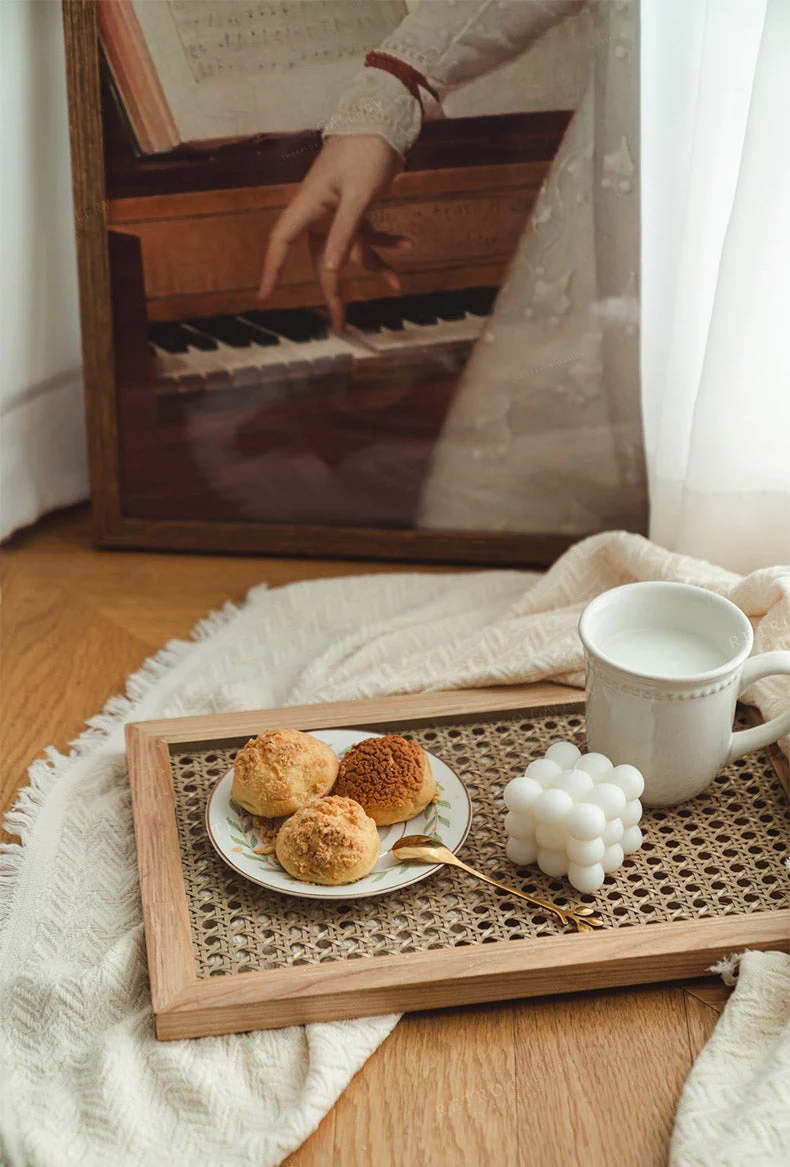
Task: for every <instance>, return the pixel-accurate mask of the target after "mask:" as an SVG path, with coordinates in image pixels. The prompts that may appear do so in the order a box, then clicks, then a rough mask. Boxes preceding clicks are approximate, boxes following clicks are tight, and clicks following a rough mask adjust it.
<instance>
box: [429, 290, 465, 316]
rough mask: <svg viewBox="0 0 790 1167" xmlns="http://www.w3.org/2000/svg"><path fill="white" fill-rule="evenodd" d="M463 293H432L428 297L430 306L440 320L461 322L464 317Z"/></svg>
mask: <svg viewBox="0 0 790 1167" xmlns="http://www.w3.org/2000/svg"><path fill="white" fill-rule="evenodd" d="M464 295H465V293H464V292H463V291H460V292H434V293H433V294H432V296H431V297H430V300H431V304H432V306H433V308H434V309H435V311H436V315H437V316H438V317H439V319H440V320H463V319H464V318H465V317H466V305H465V303H464V299H463V297H464Z"/></svg>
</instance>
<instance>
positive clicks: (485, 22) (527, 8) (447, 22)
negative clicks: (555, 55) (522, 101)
mask: <svg viewBox="0 0 790 1167" xmlns="http://www.w3.org/2000/svg"><path fill="white" fill-rule="evenodd" d="M582 3H583V0H422V2H421V3H420V4H418V5H417V7H416V8H415V10H414V11H413V12H411V13H410V14H409V15H408V16H407V17H406V18H405V19H404V20H403V21H402V22H401V24H400V25H399V26H398V28H397V29H396V30H395V32H394V33H393V34H392V35H391V36H389V37H387V39H386V40H385V41H384V42H383V43H382V44H381V45H380V46H379V47H380V48H381V49H382V50H383V51H384V52H385V53H390V54H391V55H392V56H394V57H398V58H399V59H400V60H402V61H406V62H407V63H408V64H409V65H412V66H413V67H414V68H415V69H417V70H419V72H420V73H422V74H423V75H424V76H425V77H426V78H427V80H428V81H429V82H430V83H431V85H432V86H433V87H434V89H436V90H437V92H438V93H439V96H440V97H444V95H445V94H446V93H447V92H448V91H449V90H451V89H453V88H455V87H456V86H458V85H464V84H466V82H468V81H472V80H474V78H475V77H479V76H480V75H481V74H483V73H487V72H489V70H491V69H494V68H496V67H497V66H498V65H502V64H504V62H506V61H509V60H512V58H513V57H517V56H518V55H519V54H520V53H522V52H523V51H524V50H525V49H526V48H527V47H528V46H529V45H530V44H531V43H532V42H533V41H535V40H537V38H538V37H539V36H541V34H542V33H544V32H545V31H546V29H547V28H550V27H551V26H552V25H554V24H557V23H558V22H559V21H561V20H564V19H565V17H566V16H569V15H570V14H571V13H573V12H576V11H578V9H579V8H580V7H581V6H582ZM424 104H425V109H426V113H427V114H428V116H431V115H432V114H433V115H434V116H436V115H437V114H438V115H439V116H440V111H439V110H437V109H436V106H435V103H434V102H433V100H432V98H430V97H429V96H428V95H427V94H425V95H424ZM421 125H422V112H421V110H420V105H419V102H418V101H417V100H416V99H415V98H414V97H412V95H411V94H410V93H409V91H408V90H407V89H406V88H405V86H404V85H403V84H402V83H401V82H400V81H398V80H397V79H396V78H395V77H393V76H391V75H390V74H389V73H386V72H384V71H383V70H381V69H362V70H361V72H360V73H359V75H358V76H357V79H356V81H355V82H354V83H353V85H352V86H351V88H350V89H348V90H347V91H346V93H345V94H344V95H343V97H342V98H341V100H340V101H339V103H338V105H337V106H336V108H335V111H334V113H333V114H332V116H331V117H330V118H329V120H328V121H327V123H326V125H325V126H324V127H323V132H324V134H325V135H330V134H380V135H381V137H383V138H385V139H386V141H388V142H389V144H390V145H391V146H392V147H393V148H394V149H395V150H397V151H398V153H399V154H403V155H405V154H406V153H407V151H408V150H409V149H410V147H411V146H412V145H413V144H414V142H415V140H416V139H417V137H418V135H419V133H420V128H421Z"/></svg>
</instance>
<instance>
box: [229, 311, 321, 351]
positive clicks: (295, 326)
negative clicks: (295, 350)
mask: <svg viewBox="0 0 790 1167" xmlns="http://www.w3.org/2000/svg"><path fill="white" fill-rule="evenodd" d="M240 319H241V320H246V321H248V322H249V323H250V324H253V325H254V326H255V327H256V328H263V329H265V330H266V331H267V332H273V333H275V334H276V335H277V336H284V337H285V338H286V340H292V341H295V342H296V343H297V344H304V343H305V342H306V341H308V340H324V339H325V338H326V337H327V336H328V335H329V325H328V323H327V321H326V320H325V319H324V318H323V317H322V316H320V315H319V314H318V313H317V312H314V311H313V310H312V308H272V309H271V311H268V312H265V311H259V310H257V309H256V310H255V311H253V312H244V313H242V315H241V317H240Z"/></svg>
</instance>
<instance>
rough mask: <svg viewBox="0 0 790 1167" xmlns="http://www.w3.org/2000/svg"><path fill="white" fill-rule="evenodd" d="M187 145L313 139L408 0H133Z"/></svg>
mask: <svg viewBox="0 0 790 1167" xmlns="http://www.w3.org/2000/svg"><path fill="white" fill-rule="evenodd" d="M134 9H135V12H136V14H137V17H138V20H139V23H140V27H141V29H142V31H143V35H144V36H145V39H146V42H147V44H148V47H149V51H150V53H151V56H152V58H153V61H154V65H155V67H156V69H157V72H158V74H159V77H160V79H161V82H162V85H163V88H164V90H165V93H166V95H167V98H168V101H169V103H170V107H171V109H172V111H173V115H174V117H175V119H176V122H177V124H178V127H179V130H180V133H181V136H182V138H183V140H185V141H189V140H195V139H201V138H212V137H216V138H222V137H232V136H236V135H245V134H255V133H277V132H290V131H295V130H303V129H310V128H313V127H315V126H318V125H320V124H321V123H322V121H324V120H326V118H327V117H328V116H329V114H330V113H331V110H332V108H333V106H334V104H335V102H336V101H337V99H338V98H339V96H340V94H341V93H342V91H343V89H344V88H345V87H346V86H347V85H349V84H350V83H351V81H352V80H353V78H354V76H355V75H356V73H357V71H358V70H359V69H360V68H361V67H362V61H363V59H364V56H365V53H366V52H367V50H368V49H370V48H375V47H376V46H377V45H379V44H380V43H381V41H382V40H384V38H385V37H386V36H387V35H388V34H389V33H390V32H392V31H393V30H394V29H395V28H397V26H398V25H399V24H400V22H401V20H402V19H403V17H404V16H405V14H406V11H407V9H406V4H405V2H404V0H164V2H163V0H134Z"/></svg>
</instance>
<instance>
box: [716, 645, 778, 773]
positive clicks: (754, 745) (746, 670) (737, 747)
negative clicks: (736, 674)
mask: <svg viewBox="0 0 790 1167" xmlns="http://www.w3.org/2000/svg"><path fill="white" fill-rule="evenodd" d="M778 673H788V674H790V651H786V650H785V649H778V650H777V651H775V652H763V653H761V654H760V655H759V656H753V657H750V658H749V660H747V662H746V664H745V665H744V666H743V673H742V675H741V686H740V689H739V690H738V695H739V696H740V694H741V693H742V692H743V691H744V689H746V688H748V686H749V685H752V684H753V683H754V682H755V681H760V680H762V678H763V677H774V676H776V675H777V674H778ZM788 733H790V712H788V713H780V714H779V716H778V717H772V718H771V720H770V721H766V722H764V723H763V724H762V725H755V726H752V728H751V729H741V730H739V731H738V733H734V734H733V735H732V737H731V738H730V749H729V753H728V754H727V759H726V761H725V763H724V764H725V766H729V764H730V762H734V761H735V760H736V758H742V757H743V755H744V754H749V753H751V751H752V750H760V749H762V748H763V746H770V745H771V744H772V743H773V742H775V741H778V740H779V738H780V737H784V736H785V734H788Z"/></svg>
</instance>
